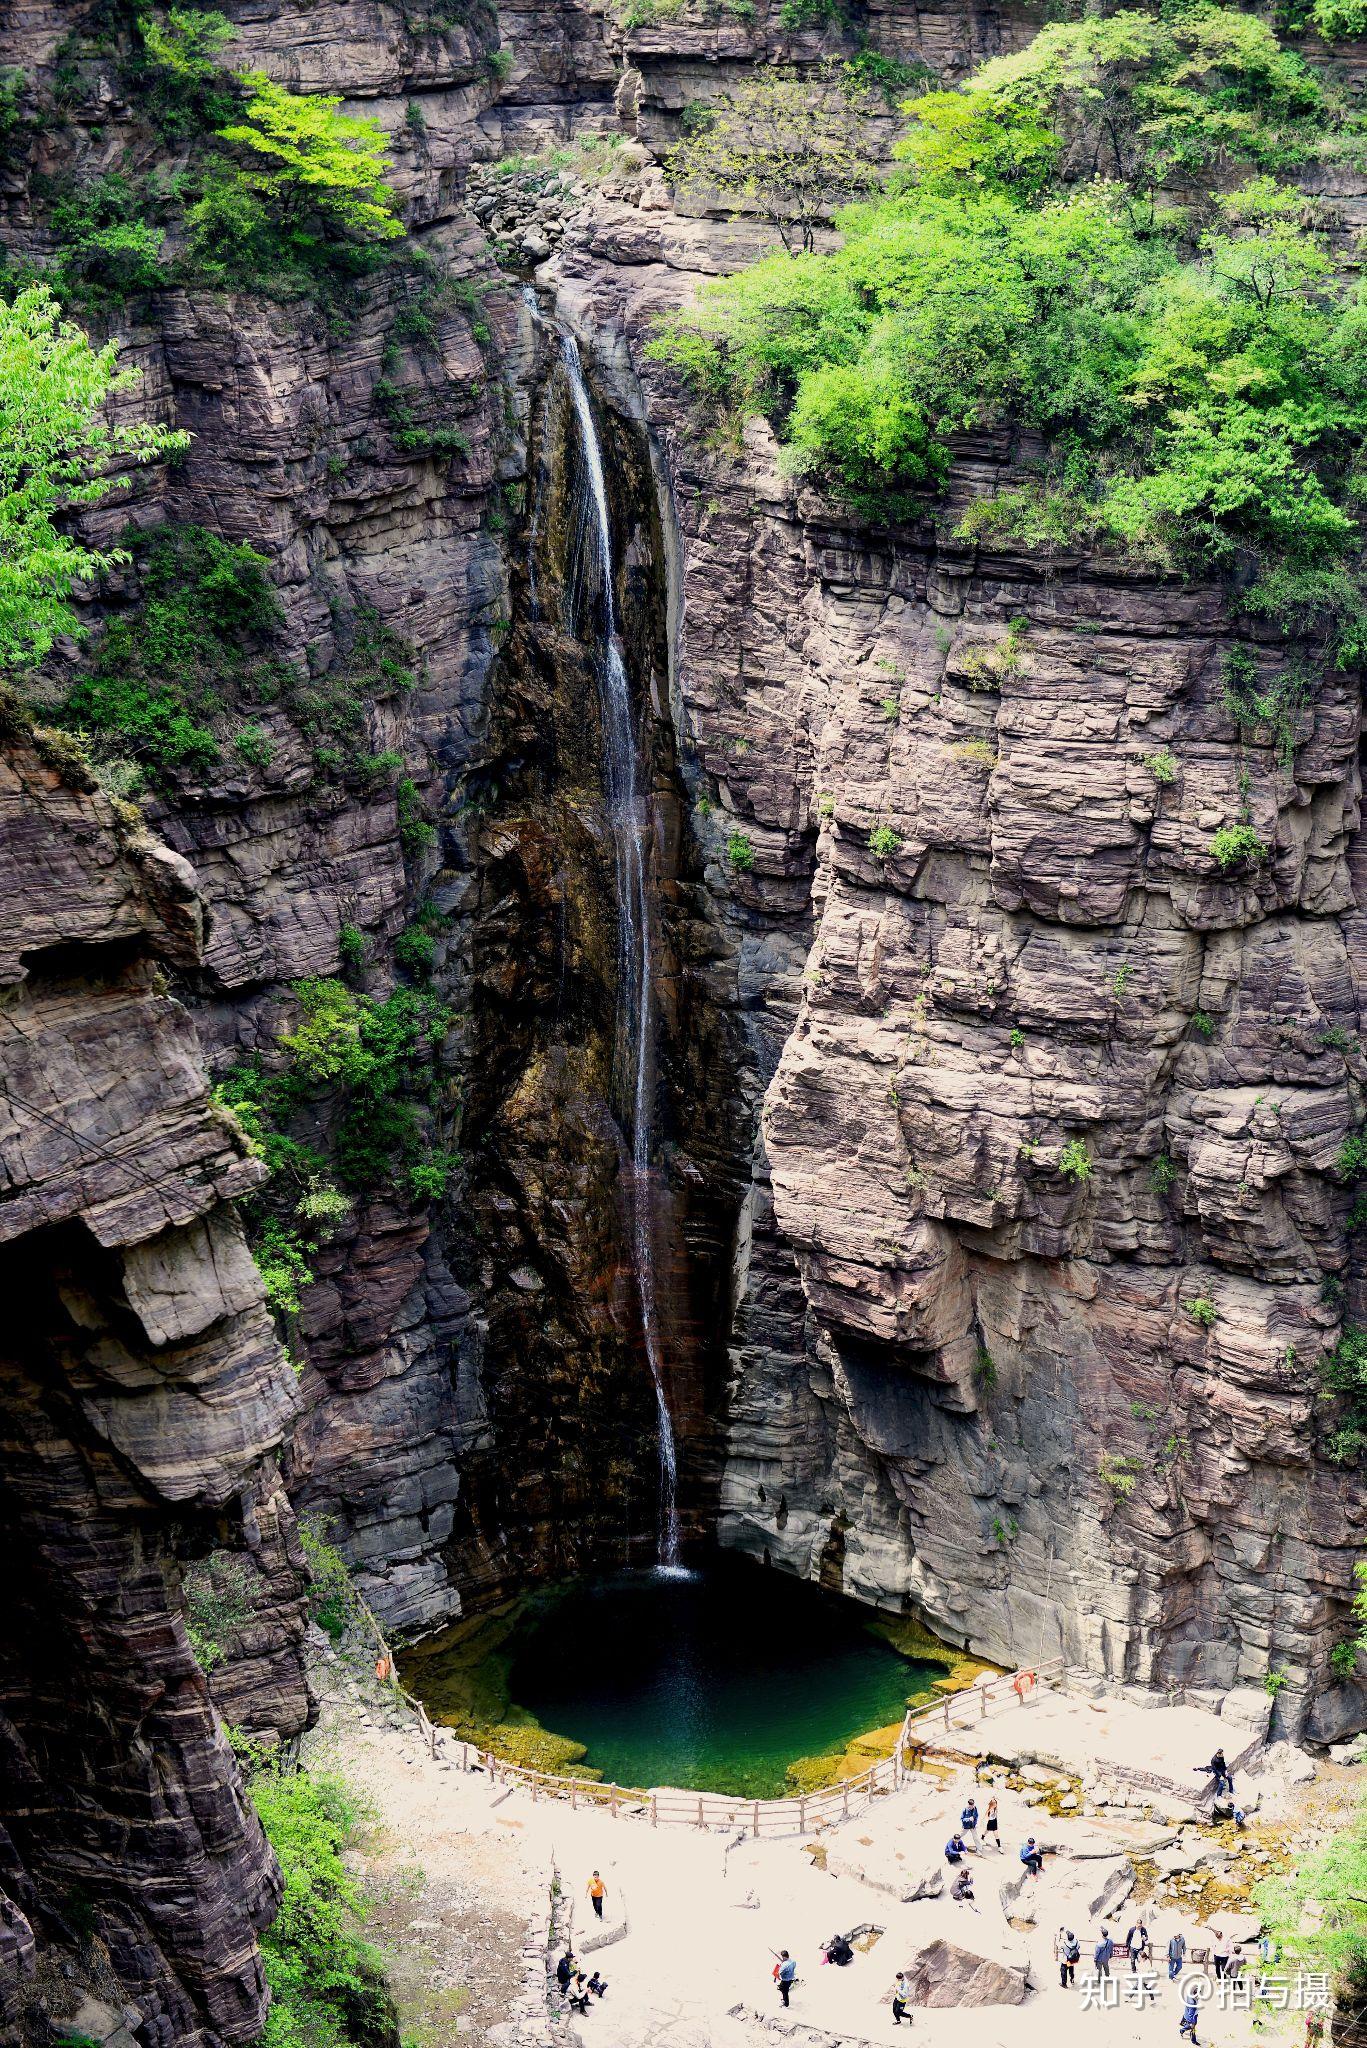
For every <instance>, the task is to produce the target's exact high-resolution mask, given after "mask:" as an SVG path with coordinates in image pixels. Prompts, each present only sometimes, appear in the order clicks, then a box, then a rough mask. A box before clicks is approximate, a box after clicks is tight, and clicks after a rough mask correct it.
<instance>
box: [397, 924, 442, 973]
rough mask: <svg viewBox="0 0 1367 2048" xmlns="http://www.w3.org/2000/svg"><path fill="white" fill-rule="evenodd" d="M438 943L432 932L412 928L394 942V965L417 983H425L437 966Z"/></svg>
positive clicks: (416, 927)
mask: <svg viewBox="0 0 1367 2048" xmlns="http://www.w3.org/2000/svg"><path fill="white" fill-rule="evenodd" d="M436 958H437V942H436V940H435V939H434V938H433V936H432V934H431V932H427V931H423V930H422V928H421V927H420V926H410V927H409V929H408V930H407V931H406V932H400V934H399V936H398V938H397V939H396V940H395V941H394V964H395V966H397V967H401V968H402V969H403V971H404V973H405V974H411V975H412V976H413V978H414V980H415V981H425V980H426V979H427V978H428V977H429V976H430V974H431V972H432V969H433V967H434V966H435V964H436Z"/></svg>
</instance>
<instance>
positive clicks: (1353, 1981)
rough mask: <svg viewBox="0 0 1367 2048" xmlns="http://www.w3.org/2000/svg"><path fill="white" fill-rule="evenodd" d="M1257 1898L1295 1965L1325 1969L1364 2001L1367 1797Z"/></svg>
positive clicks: (1267, 1881) (1344, 1991) (1343, 1990)
mask: <svg viewBox="0 0 1367 2048" xmlns="http://www.w3.org/2000/svg"><path fill="white" fill-rule="evenodd" d="M1253 1897H1254V1903H1255V1905H1256V1906H1257V1909H1258V1911H1259V1913H1260V1914H1261V1915H1262V1917H1263V1920H1264V1921H1265V1923H1266V1925H1267V1927H1268V1929H1269V1931H1270V1932H1271V1934H1272V1937H1273V1939H1274V1941H1275V1943H1276V1945H1277V1948H1278V1951H1279V1952H1280V1953H1282V1954H1283V1955H1284V1956H1285V1957H1286V1959H1287V1962H1288V1963H1289V1964H1290V1965H1291V1966H1293V1967H1294V1968H1296V1969H1299V1970H1322V1971H1326V1972H1327V1973H1328V1974H1329V1975H1330V1976H1331V1978H1333V1979H1336V1980H1337V1986H1336V1988H1337V1989H1338V1991H1339V1992H1340V1994H1341V1995H1347V1996H1349V1997H1351V1998H1352V2000H1353V2002H1354V2003H1356V2002H1357V2001H1359V2000H1360V1999H1361V1997H1362V1995H1363V1993H1364V1991H1367V1800H1364V1801H1363V1802H1362V1803H1361V1804H1360V1805H1359V1806H1358V1807H1357V1809H1356V1811H1355V1812H1354V1813H1353V1814H1352V1815H1351V1816H1350V1817H1349V1818H1348V1819H1347V1820H1346V1821H1344V1820H1341V1819H1338V1818H1337V1817H1336V1825H1335V1826H1334V1827H1333V1828H1332V1829H1331V1830H1330V1831H1329V1832H1328V1833H1327V1835H1326V1837H1325V1839H1324V1842H1323V1845H1322V1846H1321V1847H1319V1848H1317V1849H1312V1850H1311V1851H1310V1852H1309V1853H1308V1854H1304V1853H1303V1854H1301V1855H1299V1856H1298V1857H1297V1859H1296V1862H1295V1865H1294V1868H1292V1869H1291V1870H1289V1871H1287V1872H1285V1873H1284V1874H1282V1875H1279V1876H1276V1877H1268V1878H1264V1879H1263V1880H1262V1881H1261V1882H1260V1883H1259V1884H1258V1885H1257V1886H1256V1888H1255V1890H1254V1894H1253ZM1312 1902H1313V1905H1312Z"/></svg>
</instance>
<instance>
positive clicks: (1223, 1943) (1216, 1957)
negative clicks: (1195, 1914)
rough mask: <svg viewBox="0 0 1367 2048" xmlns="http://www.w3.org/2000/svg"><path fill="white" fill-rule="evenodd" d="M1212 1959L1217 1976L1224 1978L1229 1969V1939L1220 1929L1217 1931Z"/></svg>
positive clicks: (1211, 1954) (1211, 1953)
mask: <svg viewBox="0 0 1367 2048" xmlns="http://www.w3.org/2000/svg"><path fill="white" fill-rule="evenodd" d="M1210 1959H1211V1961H1212V1962H1213V1963H1214V1965H1215V1974H1216V1976H1217V1977H1223V1976H1224V1974H1225V1971H1226V1970H1227V1969H1228V1968H1229V1937H1228V1936H1227V1935H1224V1934H1222V1933H1221V1932H1220V1930H1219V1928H1218V1927H1217V1928H1216V1930H1215V1946H1214V1948H1213V1949H1212V1950H1211V1952H1210Z"/></svg>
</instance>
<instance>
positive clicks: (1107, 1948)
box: [1092, 1927, 1115, 1977]
mask: <svg viewBox="0 0 1367 2048" xmlns="http://www.w3.org/2000/svg"><path fill="white" fill-rule="evenodd" d="M1114 1954H1115V1943H1114V1942H1113V1941H1112V1940H1111V1930H1110V1928H1109V1927H1103V1928H1102V1930H1101V1939H1100V1941H1099V1942H1098V1943H1097V1945H1096V1947H1095V1948H1094V1949H1093V1950H1092V1961H1093V1962H1094V1963H1095V1964H1096V1973H1097V1976H1098V1977H1109V1976H1110V1974H1111V1957H1112V1956H1113V1955H1114Z"/></svg>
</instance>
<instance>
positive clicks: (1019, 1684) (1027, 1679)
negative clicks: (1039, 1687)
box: [1011, 1671, 1035, 1704]
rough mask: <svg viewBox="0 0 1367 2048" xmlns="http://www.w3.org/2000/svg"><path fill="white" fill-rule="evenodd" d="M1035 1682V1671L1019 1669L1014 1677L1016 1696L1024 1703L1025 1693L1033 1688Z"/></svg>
mask: <svg viewBox="0 0 1367 2048" xmlns="http://www.w3.org/2000/svg"><path fill="white" fill-rule="evenodd" d="M1034 1684H1035V1674H1034V1672H1033V1671H1018V1672H1017V1673H1016V1675H1015V1677H1014V1678H1013V1679H1012V1681H1011V1685H1012V1688H1013V1690H1014V1692H1015V1695H1016V1698H1017V1699H1018V1700H1020V1701H1021V1702H1022V1704H1024V1700H1025V1695H1026V1694H1027V1693H1028V1692H1030V1691H1032V1690H1033V1688H1034Z"/></svg>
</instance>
